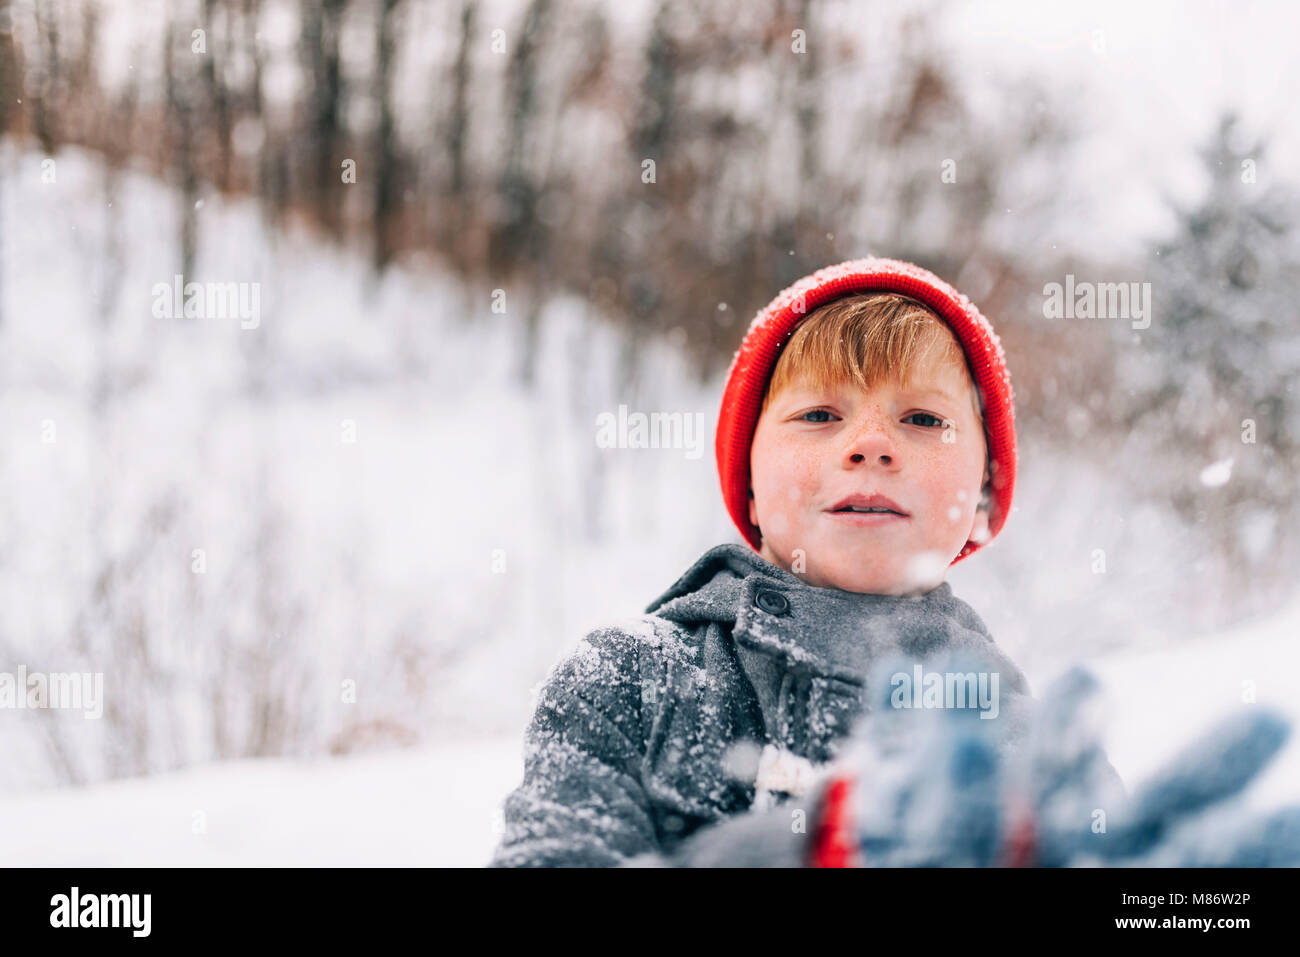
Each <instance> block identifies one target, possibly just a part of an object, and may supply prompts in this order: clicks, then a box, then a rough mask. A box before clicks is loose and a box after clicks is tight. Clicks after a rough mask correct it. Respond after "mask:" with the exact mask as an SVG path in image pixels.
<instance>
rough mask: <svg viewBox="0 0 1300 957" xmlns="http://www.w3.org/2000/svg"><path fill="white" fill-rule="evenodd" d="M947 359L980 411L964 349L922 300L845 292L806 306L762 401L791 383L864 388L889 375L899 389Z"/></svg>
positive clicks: (940, 365)
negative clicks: (808, 309)
mask: <svg viewBox="0 0 1300 957" xmlns="http://www.w3.org/2000/svg"><path fill="white" fill-rule="evenodd" d="M949 365H951V366H955V367H957V368H960V369H961V370H962V372H963V373H964V375H965V378H966V381H967V382H968V383H969V384H970V389H971V406H972V408H973V409H974V410H975V414H976V416H977V417H979V416H981V413H982V410H981V408H980V406H981V403H980V401H979V394H978V393H979V390H978V389H976V388H975V386H974V383H973V380H972V379H971V376H970V368H969V366H968V365H967V363H966V356H965V354H964V353H963V352H962V350H961V346H960V345H958V343H957V339H956V337H955V336H954V335H953V334H952V331H951V330H950V329H949V328H948V327H947V325H945V324H944V322H943V320H942V319H940V318H939V317H938V316H937V315H936V314H935V313H934V312H933V311H931V310H930V308H929V307H928V306H925V305H924V304H922V303H920V302H917V301H916V300H915V299H911V298H909V297H907V296H903V295H899V294H898V293H859V294H857V295H851V296H845V297H843V298H841V299H836V300H835V301H834V302H830V303H827V304H826V305H824V306H821V307H820V308H818V309H815V310H813V312H812V314H811V315H809V316H808V318H807V319H805V320H804V321H803V322H801V323H800V324H799V325H798V327H796V329H795V331H794V333H793V335H791V336H790V340H789V341H788V342H787V343H786V346H785V348H784V349H783V350H782V352H781V355H780V357H779V358H778V359H777V362H776V367H775V368H774V369H773V370H772V377H771V379H770V380H769V382H768V386H767V391H766V393H765V394H764V396H763V408H764V409H766V408H767V405H768V402H769V401H770V400H771V398H772V397H773V396H775V395H777V394H778V393H780V392H781V391H782V390H783V389H785V388H787V387H789V386H791V385H795V384H796V383H797V384H799V385H805V386H808V387H810V388H813V389H817V390H824V389H835V388H839V387H842V386H844V385H845V384H853V385H856V386H858V387H860V388H861V389H863V390H864V391H869V390H871V389H873V388H875V387H876V385H877V384H880V383H886V382H896V383H897V384H898V385H899V386H901V387H902V388H904V389H906V388H910V387H911V386H912V384H913V382H914V381H915V377H916V375H917V374H918V373H919V372H925V371H930V370H935V369H939V368H942V367H944V366H949Z"/></svg>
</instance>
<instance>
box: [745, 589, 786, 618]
mask: <svg viewBox="0 0 1300 957" xmlns="http://www.w3.org/2000/svg"><path fill="white" fill-rule="evenodd" d="M754 604H755V605H757V606H758V607H759V608H761V609H763V611H765V612H767V613H768V614H769V615H784V614H785V613H786V612H787V611H789V610H790V601H789V599H787V598H786V597H785V596H784V595H782V594H781V593H780V592H779V591H769V590H768V589H766V588H763V589H760V590H759V591H758V593H757V594H756V595H754Z"/></svg>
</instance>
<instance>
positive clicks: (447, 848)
mask: <svg viewBox="0 0 1300 957" xmlns="http://www.w3.org/2000/svg"><path fill="white" fill-rule="evenodd" d="M1297 631H1300V600H1298V601H1297V602H1295V603H1294V604H1292V605H1291V607H1290V608H1289V609H1287V610H1286V612H1285V613H1283V614H1281V615H1279V616H1277V617H1276V618H1273V619H1270V620H1269V621H1267V622H1260V623H1258V624H1255V625H1251V626H1249V627H1246V628H1242V629H1240V630H1237V631H1234V632H1231V633H1229V634H1225V635H1222V636H1218V637H1215V638H1212V639H1204V640H1200V641H1197V642H1195V643H1194V644H1193V645H1191V646H1190V647H1186V648H1184V649H1182V650H1180V651H1177V652H1167V651H1166V652H1159V653H1144V654H1129V653H1126V654H1122V655H1114V656H1111V657H1109V658H1106V659H1102V660H1101V661H1098V662H1097V663H1095V666H1094V670H1095V672H1096V674H1097V675H1098V676H1099V677H1100V678H1101V679H1102V683H1103V686H1104V689H1105V694H1106V696H1107V700H1108V708H1107V710H1106V711H1105V716H1106V727H1105V732H1104V741H1105V744H1106V749H1107V752H1108V754H1109V756H1110V759H1111V761H1112V763H1113V764H1114V765H1115V768H1116V770H1118V771H1119V773H1120V775H1121V777H1123V778H1124V781H1125V783H1126V785H1127V786H1128V787H1129V789H1130V790H1132V789H1133V788H1134V787H1136V786H1138V785H1140V783H1141V782H1142V780H1143V779H1144V778H1145V777H1146V776H1147V775H1148V774H1150V773H1151V772H1152V771H1154V770H1156V769H1158V768H1159V767H1160V766H1162V764H1163V763H1164V761H1165V760H1167V759H1168V758H1169V757H1170V756H1171V755H1172V754H1173V753H1175V752H1176V751H1178V750H1179V749H1180V748H1181V747H1182V746H1183V745H1185V744H1188V743H1190V742H1191V741H1193V740H1194V739H1195V737H1196V736H1197V734H1198V733H1199V732H1200V731H1201V730H1203V729H1204V728H1205V727H1207V726H1208V725H1209V724H1211V723H1212V722H1213V721H1214V720H1215V719H1216V718H1218V717H1222V716H1223V715H1225V714H1227V713H1228V712H1229V711H1230V710H1232V709H1233V708H1240V707H1247V705H1243V704H1241V685H1240V682H1241V680H1244V679H1242V678H1241V677H1240V676H1242V675H1250V676H1252V677H1254V678H1255V679H1256V680H1257V700H1258V705H1259V706H1264V705H1267V706H1272V707H1276V708H1278V709H1280V710H1282V711H1283V712H1284V713H1286V714H1287V715H1288V716H1289V717H1290V718H1291V720H1292V721H1293V722H1295V724H1296V726H1297V727H1300V699H1297V697H1296V695H1295V694H1294V692H1293V691H1292V689H1291V688H1290V687H1289V684H1290V677H1289V676H1290V675H1292V674H1295V666H1296V665H1298V664H1300V652H1298V651H1297V648H1296V642H1295V635H1296V634H1297ZM1043 677H1044V678H1045V677H1046V676H1043ZM1031 680H1032V681H1033V682H1034V684H1035V686H1036V690H1038V689H1040V688H1041V687H1042V684H1043V681H1042V679H1041V678H1035V677H1034V676H1031ZM521 757H522V749H521V735H512V736H502V737H494V738H484V739H466V740H463V741H458V742H455V743H450V744H444V745H439V746H431V747H423V748H419V749H411V750H401V751H389V752H384V753H377V754H369V755H365V756H356V757H349V758H341V759H321V760H315V761H289V760H250V761H232V762H228V763H225V764H207V765H202V766H200V767H196V768H193V769H190V770H187V771H183V772H176V773H171V774H164V775H158V776H156V777H153V778H147V779H139V780H125V781H116V782H111V783H107V784H100V785H96V786H93V787H89V788H84V789H61V790H52V791H40V792H34V793H29V794H25V795H21V796H18V797H13V798H8V799H4V800H0V848H3V849H4V852H3V855H4V856H3V862H4V863H5V864H8V865H12V866H53V865H62V866H102V865H125V866H140V867H147V866H179V867H185V866H206V867H211V866H227V865H244V866H286V867H287V866H399V867H400V866H449V867H462V866H463V867H475V866H480V865H482V864H484V863H486V862H487V860H488V857H489V855H490V854H491V851H492V848H493V847H494V846H495V842H496V841H497V839H498V834H499V828H500V805H501V800H502V799H503V798H504V797H505V795H506V793H507V792H508V791H509V790H510V789H511V788H513V787H514V786H515V785H516V784H517V783H518V781H519V779H520V776H521V774H522V761H521ZM1245 800H1246V801H1247V802H1248V803H1249V804H1251V805H1254V806H1257V807H1271V806H1278V805H1282V804H1300V735H1297V736H1296V737H1293V738H1292V739H1291V741H1290V742H1289V743H1288V744H1287V746H1286V748H1285V749H1284V750H1283V751H1282V753H1281V754H1280V755H1279V757H1278V759H1277V760H1276V762H1275V763H1274V764H1273V765H1272V766H1271V767H1270V768H1269V769H1268V770H1267V771H1266V772H1265V773H1264V775H1262V776H1261V777H1260V779H1259V780H1258V781H1257V782H1256V783H1255V785H1254V786H1253V787H1252V788H1251V789H1250V790H1249V791H1247V793H1246V795H1245Z"/></svg>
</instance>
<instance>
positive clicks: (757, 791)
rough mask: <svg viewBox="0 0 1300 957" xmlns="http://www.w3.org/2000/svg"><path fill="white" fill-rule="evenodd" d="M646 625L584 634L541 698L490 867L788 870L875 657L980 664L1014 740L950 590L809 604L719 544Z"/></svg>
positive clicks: (779, 578) (779, 577) (817, 595)
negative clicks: (963, 657) (797, 822)
mask: <svg viewBox="0 0 1300 957" xmlns="http://www.w3.org/2000/svg"><path fill="white" fill-rule="evenodd" d="M646 611H647V614H645V615H643V616H641V617H639V618H635V619H631V620H629V621H625V622H622V623H619V624H616V625H611V626H608V627H601V628H597V629H595V630H594V631H592V632H591V633H590V634H588V635H587V636H586V637H585V638H584V639H583V640H582V641H581V642H580V643H579V646H578V648H577V650H576V651H574V652H573V653H572V654H570V655H569V656H568V657H567V658H565V659H564V660H563V661H561V662H560V663H559V664H558V665H557V666H556V667H555V668H554V670H553V671H552V672H551V674H550V675H549V677H548V678H547V679H546V681H545V682H544V683H543V685H542V687H541V689H540V692H539V694H538V698H537V705H536V710H535V712H534V714H533V716H532V720H531V721H530V723H529V725H528V728H527V731H526V733H525V741H524V778H523V782H522V783H521V784H520V785H519V786H518V787H517V788H516V789H515V790H513V791H512V792H511V793H510V794H509V795H508V796H507V798H506V800H505V807H504V817H505V833H504V836H503V839H502V841H501V843H500V844H499V846H498V847H497V848H496V850H495V852H494V854H493V856H492V859H491V861H490V864H489V866H493V867H518V866H525V867H539V866H714V865H726V866H793V865H799V864H801V863H803V862H804V860H805V857H806V854H807V852H808V850H809V839H808V833H807V832H808V831H811V830H812V828H813V823H812V822H816V821H817V820H819V813H820V809H821V801H822V796H823V794H824V791H825V785H826V783H827V782H828V776H827V775H825V774H823V773H819V772H821V771H823V770H824V769H825V768H826V767H827V764H826V762H828V761H830V760H832V759H833V758H834V757H835V756H836V753H837V750H838V745H839V744H840V742H841V741H843V740H844V738H845V736H846V735H847V734H848V733H849V732H850V731H851V730H852V727H853V724H854V722H855V720H856V719H857V718H858V717H859V715H861V713H862V712H863V710H864V708H866V707H867V697H866V695H867V691H866V688H867V681H866V679H867V675H868V672H869V671H870V670H871V668H872V666H873V664H874V663H875V662H877V661H879V660H881V659H882V658H883V657H886V656H891V657H893V656H898V655H900V654H901V655H905V656H907V657H908V658H909V659H911V660H915V661H923V660H925V659H926V658H928V657H930V656H932V655H937V654H941V653H951V652H960V653H963V654H967V655H975V656H978V658H979V659H980V660H981V661H986V662H988V667H989V668H990V669H991V670H996V671H997V672H998V673H999V674H1000V699H1001V706H1000V711H1001V714H1000V716H999V721H1000V722H1001V728H1000V730H1001V732H1002V733H1004V735H1005V737H1004V739H1003V740H1005V741H1006V742H1007V746H1008V747H1012V746H1014V745H1015V744H1016V742H1018V741H1019V740H1020V739H1021V738H1022V737H1023V735H1024V731H1025V721H1026V718H1027V714H1026V707H1025V706H1026V705H1027V704H1028V702H1029V701H1030V697H1029V689H1028V686H1027V684H1026V681H1025V678H1024V676H1023V674H1022V673H1021V672H1020V670H1019V669H1018V668H1017V667H1016V666H1015V665H1014V664H1013V663H1012V662H1011V660H1010V659H1009V658H1007V656H1006V655H1005V654H1004V653H1003V652H1002V651H1001V650H1000V649H999V648H998V647H997V646H996V644H994V642H993V639H992V637H991V636H990V635H989V633H988V631H987V629H986V628H985V627H984V624H983V622H981V621H980V619H979V616H978V615H976V613H975V612H974V610H973V609H971V608H970V606H969V605H967V604H966V603H965V602H963V601H961V600H960V599H958V598H956V597H955V596H954V595H953V594H952V589H951V586H949V585H948V583H947V582H945V583H943V584H941V585H940V586H939V587H937V588H935V589H933V590H932V591H930V592H927V593H925V594H923V595H920V596H908V597H898V596H885V595H870V594H861V593H856V592H847V591H841V590H839V589H834V588H818V587H814V586H811V585H809V584H807V583H805V582H804V581H803V580H802V579H800V578H798V577H797V576H796V575H794V574H792V573H790V572H787V571H785V570H784V569H781V568H779V567H777V566H775V565H772V564H771V563H769V562H767V561H765V560H764V559H763V558H762V557H760V556H759V555H758V554H756V553H755V552H754V551H752V550H751V549H749V548H748V547H747V546H744V545H740V544H725V545H719V546H716V547H715V548H711V549H709V550H708V551H707V552H705V553H704V555H703V556H701V557H700V559H699V560H698V561H696V562H695V564H693V565H692V566H691V567H690V568H689V569H688V570H687V571H686V573H685V574H683V575H682V576H681V578H679V579H678V580H677V582H676V583H674V584H673V585H672V587H670V588H669V589H668V590H667V591H666V592H664V594H662V595H661V596H660V597H659V598H657V599H656V600H655V601H654V602H652V603H651V604H650V606H649V607H648V608H647V609H646ZM873 700H874V699H873ZM792 810H803V811H805V812H806V815H805V818H804V819H805V820H806V821H807V822H809V823H808V826H807V827H806V828H804V829H800V828H797V827H793V826H792V824H791V821H792V817H793V815H792ZM747 812H753V813H747Z"/></svg>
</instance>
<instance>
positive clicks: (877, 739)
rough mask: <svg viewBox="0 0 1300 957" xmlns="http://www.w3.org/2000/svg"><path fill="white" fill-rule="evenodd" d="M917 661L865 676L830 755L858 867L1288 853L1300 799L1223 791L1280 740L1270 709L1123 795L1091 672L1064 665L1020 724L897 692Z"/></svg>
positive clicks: (1220, 858)
mask: <svg viewBox="0 0 1300 957" xmlns="http://www.w3.org/2000/svg"><path fill="white" fill-rule="evenodd" d="M931 668H932V671H931V672H930V674H937V675H940V676H949V677H948V679H946V680H948V683H949V684H950V685H953V684H955V685H956V686H957V687H958V688H960V686H961V684H962V680H961V677H962V676H966V678H967V679H973V678H976V677H978V675H979V662H977V661H972V660H970V659H958V658H953V659H948V660H947V661H943V662H941V663H937V664H936V665H932V666H931ZM914 669H915V664H914V662H912V661H910V660H903V659H897V660H894V661H890V662H886V663H884V664H883V665H882V666H880V667H879V668H878V669H877V670H876V672H874V673H873V675H872V677H871V680H870V682H869V685H868V687H869V689H870V690H869V697H868V711H867V714H866V715H864V717H863V719H862V720H861V721H860V722H859V724H858V726H857V728H856V729H855V732H854V735H853V736H852V737H851V739H850V740H849V741H848V742H847V743H846V745H845V747H844V748H843V750H842V753H841V754H842V756H841V767H842V768H843V769H844V770H842V771H841V772H840V775H841V777H842V778H843V777H847V779H848V782H849V783H850V784H851V791H852V795H853V796H852V800H851V802H850V805H849V807H850V811H849V815H848V820H847V821H846V822H845V823H844V824H843V826H844V827H847V828H851V829H852V831H853V835H854V842H855V845H856V847H857V849H858V850H859V851H860V858H861V863H864V864H866V865H867V866H878V867H891V866H995V865H1007V864H1019V865H1034V866H1044V867H1061V866H1086V865H1107V866H1132V865H1137V866H1175V867H1188V866H1247V867H1258V866H1294V865H1296V864H1298V863H1300V807H1290V808H1285V809H1282V810H1280V811H1272V812H1262V813H1261V812H1253V811H1250V810H1247V809H1244V808H1243V807H1242V806H1241V805H1240V802H1234V801H1232V800H1231V799H1232V798H1234V797H1236V796H1237V795H1239V794H1240V793H1241V792H1242V791H1243V790H1244V789H1245V788H1246V786H1247V785H1248V784H1249V783H1250V782H1251V781H1253V780H1255V778H1256V777H1257V776H1258V775H1259V773H1260V771H1262V770H1263V769H1264V768H1265V767H1266V766H1267V765H1268V763H1269V762H1270V761H1271V760H1272V759H1273V757H1274V756H1275V755H1276V754H1277V752H1278V751H1279V749H1280V748H1281V747H1282V745H1283V743H1284V742H1285V740H1286V737H1287V734H1288V732H1289V725H1288V722H1287V721H1286V720H1285V719H1284V718H1283V717H1282V716H1280V715H1278V714H1277V713H1275V712H1273V711H1270V710H1268V709H1265V708H1262V707H1253V708H1251V709H1250V710H1248V711H1244V712H1242V713H1238V714H1235V715H1233V716H1231V717H1229V718H1227V719H1225V720H1223V721H1222V722H1220V723H1219V724H1217V725H1215V726H1214V727H1213V728H1212V729H1211V730H1210V731H1209V732H1207V733H1206V734H1205V735H1203V736H1202V737H1201V738H1200V739H1199V740H1197V741H1196V742H1195V743H1194V744H1192V745H1190V746H1189V747H1187V748H1186V749H1185V750H1184V751H1183V752H1182V753H1181V754H1179V755H1178V756H1177V757H1176V758H1175V759H1174V760H1172V761H1171V762H1169V764H1168V765H1167V766H1166V767H1165V768H1164V769H1163V770H1162V771H1160V772H1159V773H1157V774H1155V775H1154V776H1152V777H1151V778H1150V779H1149V780H1148V781H1147V782H1145V783H1144V785H1143V786H1142V787H1141V788H1139V789H1138V790H1137V791H1136V792H1135V793H1134V795H1133V796H1132V797H1131V798H1129V797H1127V796H1125V795H1124V793H1123V790H1122V788H1121V787H1120V786H1119V785H1118V781H1117V778H1116V776H1115V775H1114V771H1113V769H1112V768H1111V767H1110V765H1109V763H1108V762H1107V760H1106V757H1105V753H1104V751H1103V750H1102V748H1101V745H1100V740H1099V735H1098V733H1097V730H1096V727H1095V722H1094V721H1093V720H1092V718H1091V716H1090V713H1089V706H1090V705H1091V704H1093V703H1094V702H1095V700H1096V697H1097V695H1096V692H1097V690H1098V686H1097V682H1096V680H1095V679H1094V678H1093V677H1092V676H1091V675H1090V674H1089V673H1088V672H1086V671H1084V670H1083V669H1079V668H1076V669H1074V670H1072V671H1070V672H1068V673H1067V674H1066V675H1064V676H1063V677H1062V678H1061V679H1059V680H1058V681H1057V682H1055V683H1054V684H1053V685H1052V686H1051V688H1049V689H1048V691H1047V693H1045V694H1044V696H1043V698H1042V700H1041V701H1040V702H1038V703H1036V705H1035V706H1034V707H1032V708H1030V709H1029V710H1028V712H1027V714H1028V718H1027V720H1024V721H1022V718H1023V717H1024V716H1023V715H1020V714H1019V713H1017V712H1016V711H1015V709H1011V708H1008V709H1006V710H1005V711H1003V712H1001V713H999V709H998V708H997V707H994V708H989V707H987V706H986V705H987V702H981V705H980V706H974V707H972V706H970V701H969V700H967V702H966V704H965V706H961V705H960V704H958V706H953V700H952V695H951V694H949V695H948V696H947V700H943V699H942V698H941V696H938V695H934V696H931V698H930V699H925V698H924V696H918V695H916V694H915V693H914V687H908V686H909V684H910V685H913V686H914V684H915V682H914V681H911V679H910V678H909V676H910V675H912V674H919V672H916V671H914ZM926 677H927V683H928V679H929V675H928V674H927V676H926ZM954 678H955V679H956V680H955V681H954V680H953V679H954ZM900 686H902V688H901V689H900ZM967 686H968V687H973V682H972V681H969V680H968V681H967ZM930 690H935V689H933V688H932V689H930ZM958 698H960V694H959V695H958ZM939 700H943V704H942V705H936V704H935V702H936V701H939ZM1004 719H1005V720H1004ZM823 830H825V822H823Z"/></svg>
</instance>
